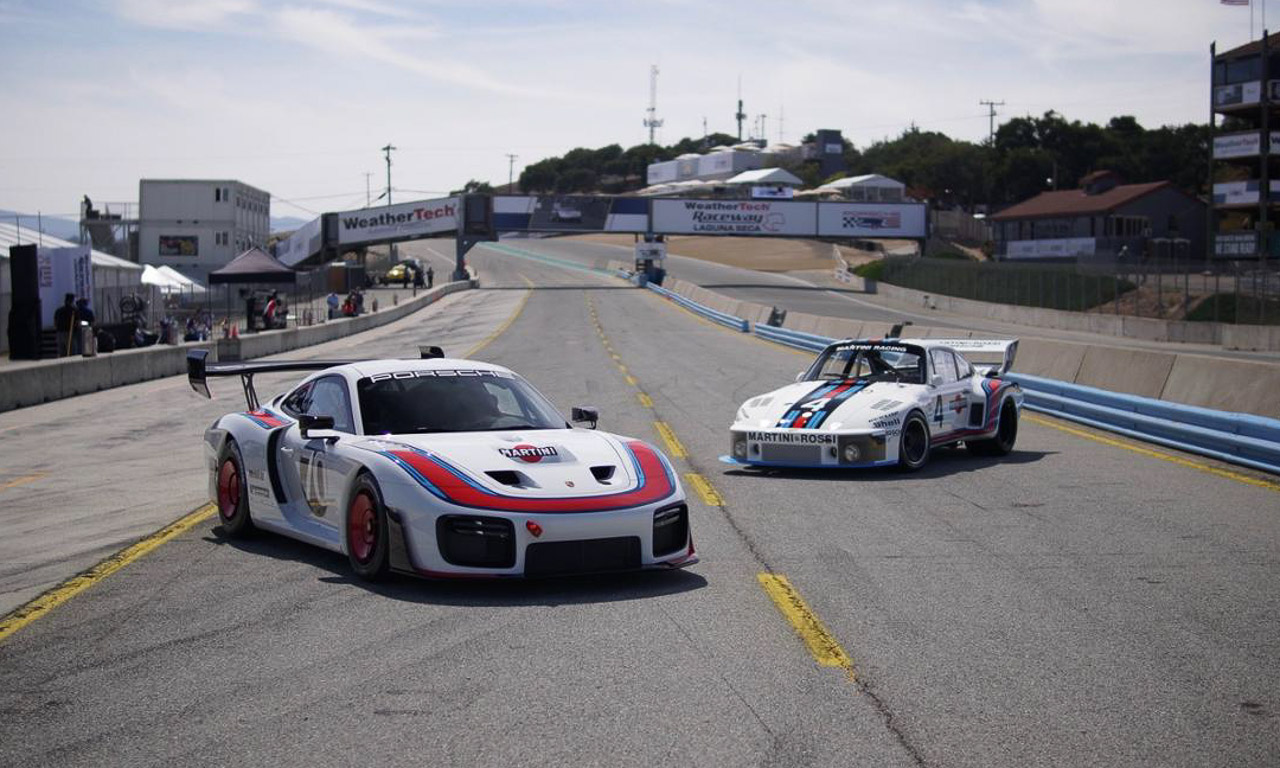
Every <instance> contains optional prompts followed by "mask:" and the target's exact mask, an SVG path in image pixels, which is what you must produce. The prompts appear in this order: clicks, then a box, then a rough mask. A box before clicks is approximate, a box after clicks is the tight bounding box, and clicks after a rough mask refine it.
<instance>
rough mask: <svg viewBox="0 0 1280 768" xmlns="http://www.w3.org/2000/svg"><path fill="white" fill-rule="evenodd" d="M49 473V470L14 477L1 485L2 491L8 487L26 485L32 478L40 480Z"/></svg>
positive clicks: (0, 489)
mask: <svg viewBox="0 0 1280 768" xmlns="http://www.w3.org/2000/svg"><path fill="white" fill-rule="evenodd" d="M47 474H48V473H47V472H37V473H35V474H34V475H23V476H22V477H17V478H14V479H13V480H10V481H9V482H7V483H5V484H4V485H0V491H3V490H4V489H6V488H17V487H18V486H19V485H26V484H27V483H29V482H31V481H32V480H39V479H40V478H42V477H45V476H46V475H47Z"/></svg>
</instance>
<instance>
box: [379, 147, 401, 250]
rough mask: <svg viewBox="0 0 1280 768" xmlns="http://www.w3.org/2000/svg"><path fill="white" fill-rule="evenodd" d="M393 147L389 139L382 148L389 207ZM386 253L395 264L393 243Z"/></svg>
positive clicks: (394, 245)
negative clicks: (385, 161) (385, 160)
mask: <svg viewBox="0 0 1280 768" xmlns="http://www.w3.org/2000/svg"><path fill="white" fill-rule="evenodd" d="M393 149H395V147H393V146H391V142H389V141H388V142H387V146H385V147H383V148H382V151H383V153H384V154H386V156H387V207H388V208H390V207H391V151H392V150H393ZM387 253H388V255H389V256H390V257H391V263H392V264H395V263H396V259H397V258H398V256H399V254H397V253H396V244H395V243H392V244H391V245H389V246H387Z"/></svg>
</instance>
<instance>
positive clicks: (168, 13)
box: [115, 0, 258, 30]
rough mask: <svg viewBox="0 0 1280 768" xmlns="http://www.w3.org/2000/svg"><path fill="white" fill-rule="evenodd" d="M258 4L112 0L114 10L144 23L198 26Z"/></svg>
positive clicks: (251, 0)
mask: <svg viewBox="0 0 1280 768" xmlns="http://www.w3.org/2000/svg"><path fill="white" fill-rule="evenodd" d="M257 8H258V6H257V3H256V2H254V0H116V3H115V10H116V13H117V14H119V15H120V16H122V17H123V18H125V19H127V20H129V21H132V22H134V23H135V24H141V25H142V26H146V27H160V28H163V29H188V30H194V29H201V28H207V27H209V26H219V25H221V24H222V23H223V22H225V21H227V20H229V19H231V18H232V17H235V16H239V15H243V14H249V13H253V12H254V11H256V10H257Z"/></svg>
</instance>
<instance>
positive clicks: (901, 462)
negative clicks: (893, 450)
mask: <svg viewBox="0 0 1280 768" xmlns="http://www.w3.org/2000/svg"><path fill="white" fill-rule="evenodd" d="M927 463H929V425H928V424H926V423H925V420H924V417H923V416H921V415H920V413H919V412H918V411H916V412H913V413H912V414H911V415H910V416H908V417H907V420H906V421H905V422H903V424H902V436H901V438H899V440H898V466H897V469H898V470H899V471H901V472H915V471H916V470H917V469H920V468H921V467H923V466H924V465H925V464H927Z"/></svg>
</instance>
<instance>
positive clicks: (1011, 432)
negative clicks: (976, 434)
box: [965, 398, 1018, 456]
mask: <svg viewBox="0 0 1280 768" xmlns="http://www.w3.org/2000/svg"><path fill="white" fill-rule="evenodd" d="M1017 442H1018V408H1017V406H1015V405H1014V404H1013V400H1012V399H1008V398H1007V399H1005V401H1004V405H1003V406H1001V407H1000V421H999V422H998V423H997V424H996V434H995V437H991V438H988V439H986V440H972V441H969V442H967V443H965V447H966V448H968V449H969V452H970V453H972V454H973V455H974V456H1008V455H1009V454H1010V453H1011V452H1012V451H1013V446H1014V444H1015V443H1017Z"/></svg>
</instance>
